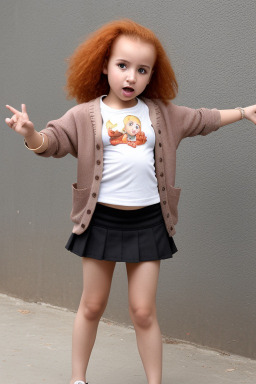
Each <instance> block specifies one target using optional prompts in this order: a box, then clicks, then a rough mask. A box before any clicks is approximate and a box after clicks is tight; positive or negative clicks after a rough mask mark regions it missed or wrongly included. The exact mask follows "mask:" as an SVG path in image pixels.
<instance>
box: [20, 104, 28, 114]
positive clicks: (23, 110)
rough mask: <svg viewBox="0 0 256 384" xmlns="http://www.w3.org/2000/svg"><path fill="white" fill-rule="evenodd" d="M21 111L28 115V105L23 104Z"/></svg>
mask: <svg viewBox="0 0 256 384" xmlns="http://www.w3.org/2000/svg"><path fill="white" fill-rule="evenodd" d="M21 111H22V113H27V108H26V104H21Z"/></svg>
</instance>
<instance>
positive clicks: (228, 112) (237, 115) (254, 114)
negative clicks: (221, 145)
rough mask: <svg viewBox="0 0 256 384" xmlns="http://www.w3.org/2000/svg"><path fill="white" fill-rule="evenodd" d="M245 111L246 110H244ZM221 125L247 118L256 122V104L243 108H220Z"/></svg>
mask: <svg viewBox="0 0 256 384" xmlns="http://www.w3.org/2000/svg"><path fill="white" fill-rule="evenodd" d="M243 111H244V112H243ZM220 116H221V127H223V126H224V125H228V124H231V123H234V122H236V121H238V120H241V119H243V118H246V119H247V120H250V121H252V122H253V123H254V124H256V105H251V106H250V107H246V108H241V109H225V110H220Z"/></svg>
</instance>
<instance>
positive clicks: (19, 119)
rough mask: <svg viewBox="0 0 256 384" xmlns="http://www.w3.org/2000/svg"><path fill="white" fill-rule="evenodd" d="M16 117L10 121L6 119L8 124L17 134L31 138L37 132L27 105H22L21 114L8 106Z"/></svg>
mask: <svg viewBox="0 0 256 384" xmlns="http://www.w3.org/2000/svg"><path fill="white" fill-rule="evenodd" d="M6 108H8V109H9V110H10V111H11V112H12V113H13V114H14V115H13V116H12V117H11V118H10V119H9V118H7V119H5V122H6V124H7V125H8V126H9V127H10V128H12V129H13V130H14V131H15V132H17V133H19V134H20V135H22V136H23V137H29V136H31V135H33V133H34V132H35V129H34V124H33V123H32V122H31V121H30V120H29V117H28V114H27V110H26V105H25V104H22V105H21V112H20V111H17V109H15V108H13V107H11V106H10V105H6Z"/></svg>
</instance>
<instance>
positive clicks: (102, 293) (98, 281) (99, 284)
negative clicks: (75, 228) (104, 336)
mask: <svg viewBox="0 0 256 384" xmlns="http://www.w3.org/2000/svg"><path fill="white" fill-rule="evenodd" d="M114 268H115V263H114V262H111V261H103V260H100V261H99V260H94V259H91V258H83V293H82V297H81V301H80V305H79V308H78V311H77V315H76V319H75V322H74V329H73V341H72V379H71V381H70V383H71V384H73V383H74V382H75V381H76V380H85V375H86V370H87V366H88V362H89V358H90V355H91V351H92V348H93V345H94V342H95V338H96V333H97V328H98V324H99V320H100V318H101V315H102V314H103V312H104V309H105V307H106V305H107V301H108V296H109V292H110V287H111V281H112V276H113V272H114Z"/></svg>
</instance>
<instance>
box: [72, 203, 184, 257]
mask: <svg viewBox="0 0 256 384" xmlns="http://www.w3.org/2000/svg"><path fill="white" fill-rule="evenodd" d="M66 249H68V250H69V251H70V252H72V253H75V254H76V255H78V256H81V257H90V258H94V259H97V260H108V261H123V262H131V263H138V262H141V261H150V260H151V261H152V260H161V259H168V258H172V255H173V254H174V253H175V252H177V248H176V245H175V243H174V240H173V238H172V237H169V235H168V233H167V230H166V227H165V223H164V220H163V217H162V212H161V206H160V204H154V205H151V206H148V207H145V208H141V209H138V210H128V211H125V210H119V209H115V208H110V207H107V206H104V205H101V204H97V205H96V209H95V211H94V214H93V217H92V220H91V222H90V225H89V227H88V228H87V229H86V231H85V232H83V233H82V234H81V235H77V234H75V233H72V234H71V236H70V238H69V240H68V242H67V244H66Z"/></svg>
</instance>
